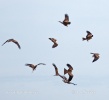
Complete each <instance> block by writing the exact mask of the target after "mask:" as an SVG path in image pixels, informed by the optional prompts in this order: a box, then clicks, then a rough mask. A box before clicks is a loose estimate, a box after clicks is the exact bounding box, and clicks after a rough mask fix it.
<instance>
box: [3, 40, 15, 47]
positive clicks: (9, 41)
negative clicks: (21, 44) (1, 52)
mask: <svg viewBox="0 0 109 100" xmlns="http://www.w3.org/2000/svg"><path fill="white" fill-rule="evenodd" d="M11 41H13V39H8V40H6V41H5V42H4V43H3V44H2V46H3V45H4V44H5V43H7V42H11Z"/></svg>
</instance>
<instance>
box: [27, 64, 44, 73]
mask: <svg viewBox="0 0 109 100" xmlns="http://www.w3.org/2000/svg"><path fill="white" fill-rule="evenodd" d="M38 65H46V64H44V63H39V64H37V65H34V64H25V66H29V67H31V68H32V69H33V71H34V70H35V69H36V67H37V66H38Z"/></svg>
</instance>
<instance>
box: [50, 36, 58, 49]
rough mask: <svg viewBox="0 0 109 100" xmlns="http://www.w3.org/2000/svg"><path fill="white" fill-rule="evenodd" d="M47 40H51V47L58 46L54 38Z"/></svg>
mask: <svg viewBox="0 0 109 100" xmlns="http://www.w3.org/2000/svg"><path fill="white" fill-rule="evenodd" d="M49 40H51V41H52V42H53V43H54V44H53V46H52V48H55V47H57V46H58V44H57V42H56V41H57V40H56V39H55V38H49Z"/></svg>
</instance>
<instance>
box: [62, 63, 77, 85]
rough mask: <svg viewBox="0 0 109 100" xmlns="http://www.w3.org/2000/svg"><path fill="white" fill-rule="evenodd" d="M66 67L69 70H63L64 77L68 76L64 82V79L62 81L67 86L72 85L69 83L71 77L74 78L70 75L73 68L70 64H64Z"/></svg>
mask: <svg viewBox="0 0 109 100" xmlns="http://www.w3.org/2000/svg"><path fill="white" fill-rule="evenodd" d="M66 65H67V67H68V68H69V69H68V70H66V69H65V68H64V75H65V74H68V75H69V78H68V79H67V80H66V79H64V80H63V81H64V82H65V83H68V84H74V83H71V82H70V81H71V80H72V79H73V77H74V75H73V74H72V70H73V67H72V66H71V65H70V64H66ZM74 85H77V84H74Z"/></svg>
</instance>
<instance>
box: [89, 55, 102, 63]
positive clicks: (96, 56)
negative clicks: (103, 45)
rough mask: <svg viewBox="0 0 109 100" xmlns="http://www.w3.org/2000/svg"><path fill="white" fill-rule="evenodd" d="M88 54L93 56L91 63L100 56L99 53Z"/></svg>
mask: <svg viewBox="0 0 109 100" xmlns="http://www.w3.org/2000/svg"><path fill="white" fill-rule="evenodd" d="M90 54H93V56H92V57H94V59H93V61H92V62H95V61H97V60H98V59H99V58H100V56H99V55H100V54H99V53H90Z"/></svg>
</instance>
